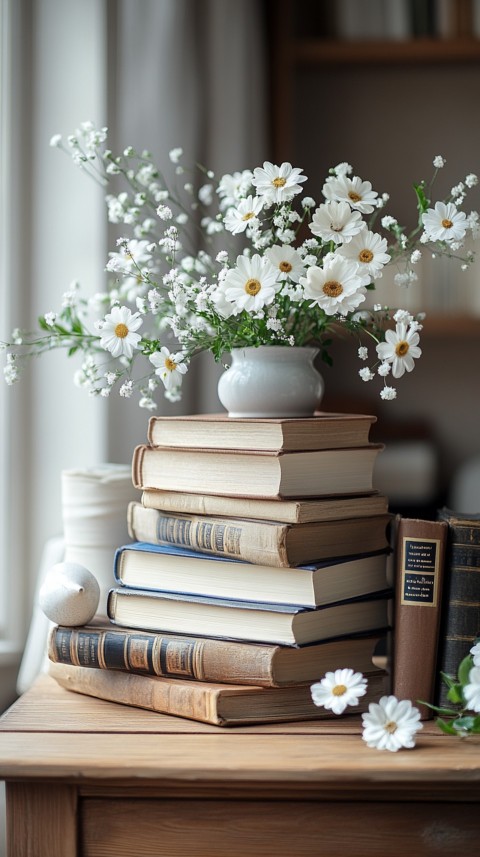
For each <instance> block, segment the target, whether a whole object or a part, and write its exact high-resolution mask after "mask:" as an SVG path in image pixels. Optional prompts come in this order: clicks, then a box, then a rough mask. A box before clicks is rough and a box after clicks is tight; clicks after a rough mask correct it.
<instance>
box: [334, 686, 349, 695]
mask: <svg viewBox="0 0 480 857" xmlns="http://www.w3.org/2000/svg"><path fill="white" fill-rule="evenodd" d="M346 691H347V688H346V686H345V685H344V684H336V685H335V687H333V688H332V693H333V695H334V696H343V694H344V693H346Z"/></svg>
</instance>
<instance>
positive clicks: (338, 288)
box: [323, 280, 343, 298]
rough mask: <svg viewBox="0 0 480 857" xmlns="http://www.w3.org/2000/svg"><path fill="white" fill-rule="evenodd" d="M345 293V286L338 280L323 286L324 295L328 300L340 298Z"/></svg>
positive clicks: (329, 281)
mask: <svg viewBox="0 0 480 857" xmlns="http://www.w3.org/2000/svg"><path fill="white" fill-rule="evenodd" d="M342 292H343V286H342V284H341V283H339V282H338V280H327V282H326V283H325V285H324V286H323V293H324V295H327V297H328V298H338V296H339V295H341V294H342Z"/></svg>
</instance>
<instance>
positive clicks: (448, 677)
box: [440, 672, 456, 687]
mask: <svg viewBox="0 0 480 857" xmlns="http://www.w3.org/2000/svg"><path fill="white" fill-rule="evenodd" d="M440 675H441V677H442V679H443V682H444V684H446V685H447V687H454V686H455V684H456V681H455V679H454V678H453V677H452V676H451V675H447V673H442V672H441V673H440Z"/></svg>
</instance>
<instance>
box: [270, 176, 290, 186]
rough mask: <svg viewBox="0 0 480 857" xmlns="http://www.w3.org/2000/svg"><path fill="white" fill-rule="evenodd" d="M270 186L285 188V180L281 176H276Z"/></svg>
mask: <svg viewBox="0 0 480 857" xmlns="http://www.w3.org/2000/svg"><path fill="white" fill-rule="evenodd" d="M272 184H273V186H274V187H285V185H286V184H287V180H286V179H284V178H282V176H277V178H276V179H272Z"/></svg>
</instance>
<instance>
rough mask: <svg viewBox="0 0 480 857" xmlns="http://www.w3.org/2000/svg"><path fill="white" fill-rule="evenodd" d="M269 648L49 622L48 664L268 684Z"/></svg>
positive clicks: (270, 675)
mask: <svg viewBox="0 0 480 857" xmlns="http://www.w3.org/2000/svg"><path fill="white" fill-rule="evenodd" d="M274 652H275V647H274V646H259V645H244V644H242V643H236V644H231V643H228V642H226V641H223V640H203V639H195V638H188V637H180V636H178V637H177V636H173V635H164V634H162V635H160V634H149V633H144V632H137V631H132V630H128V631H122V630H110V629H105V628H95V627H88V626H86V627H84V628H69V627H65V626H55V627H53V628H52V630H51V631H50V636H49V641H48V657H49V659H50V660H51V661H52V662H53V663H62V664H72V665H73V666H82V667H92V668H97V669H104V670H122V671H124V672H134V673H142V674H147V675H157V676H165V677H170V678H184V679H195V680H199V681H213V682H215V681H218V682H226V683H233V684H256V685H259V686H264V687H270V686H271V685H272V684H273V677H272V660H273V656H274Z"/></svg>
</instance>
